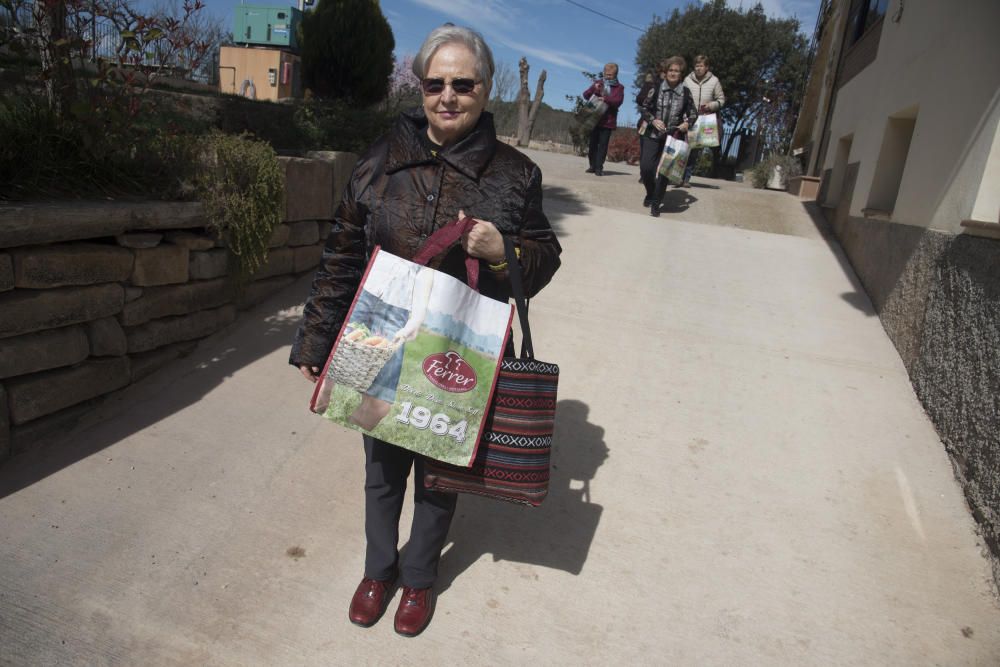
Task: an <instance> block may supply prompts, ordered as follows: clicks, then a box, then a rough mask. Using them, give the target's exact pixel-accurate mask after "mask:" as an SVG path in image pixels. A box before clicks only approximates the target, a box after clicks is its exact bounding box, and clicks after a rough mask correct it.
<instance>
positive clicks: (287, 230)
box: [267, 225, 292, 248]
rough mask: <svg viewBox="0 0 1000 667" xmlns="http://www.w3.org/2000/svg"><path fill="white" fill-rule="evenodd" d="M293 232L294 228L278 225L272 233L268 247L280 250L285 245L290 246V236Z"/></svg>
mask: <svg viewBox="0 0 1000 667" xmlns="http://www.w3.org/2000/svg"><path fill="white" fill-rule="evenodd" d="M291 232H292V228H291V227H289V226H288V225H278V226H277V227H275V228H274V231H272V232H271V240H270V241H268V242H267V247H268V248H280V247H281V246H283V245H288V236H289V235H290V234H291Z"/></svg>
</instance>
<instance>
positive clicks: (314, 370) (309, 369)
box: [299, 364, 319, 382]
mask: <svg viewBox="0 0 1000 667" xmlns="http://www.w3.org/2000/svg"><path fill="white" fill-rule="evenodd" d="M299 372H300V373H302V377H304V378H305V379H307V380H309V381H310V382H316V381H317V380H318V379H319V367H318V366H310V365H308V364H302V365H301V366H299Z"/></svg>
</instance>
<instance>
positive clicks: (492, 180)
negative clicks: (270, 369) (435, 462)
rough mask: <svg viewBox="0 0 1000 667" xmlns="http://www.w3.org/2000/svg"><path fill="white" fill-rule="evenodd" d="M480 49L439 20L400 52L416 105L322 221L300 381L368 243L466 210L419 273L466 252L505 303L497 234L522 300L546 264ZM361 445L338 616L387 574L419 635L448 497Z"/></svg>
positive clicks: (309, 371)
mask: <svg viewBox="0 0 1000 667" xmlns="http://www.w3.org/2000/svg"><path fill="white" fill-rule="evenodd" d="M493 70H494V66H493V55H492V53H491V52H490V48H489V46H487V44H486V43H485V41H483V38H482V36H481V35H479V34H478V33H476V32H474V31H472V30H469V29H467V28H461V27H457V26H453V25H446V26H442V27H440V28H437V29H435V30H434V31H432V32H431V34H430V35H429V36H428V37H427V40H426V41H425V42H424V44H423V45H422V46H421V48H420V51H419V52H418V53H417V56H416V57H415V58H414V61H413V72H414V74H416V76H417V77H418V78H419V79H420V81H421V89H422V91H423V107H422V108H419V109H414V110H413V111H410V112H406V113H403V114H401V115H400V117H399V118H398V119H397V121H396V123H395V125H394V127H393V128H392V130H390V131H389V132H388V133H387V134H386V135H385V136H383V137H381V138H380V139H378V140H377V141H376V142H375V144H374V145H372V147H371V148H369V149H368V151H367V152H366V153H365V154H364V155H362V156H361V158H360V159H359V160H358V163H357V165H355V168H354V173H353V174H352V176H351V180H350V183H349V184H348V186H347V189H346V191H345V193H344V198H343V201H342V202H341V204H340V206H339V208H338V209H337V213H336V215H335V217H334V225H333V229H332V231H331V232H330V236H329V238H328V239H327V241H326V247H325V250H324V252H323V258H322V262H321V265H320V268H319V270H318V271H317V272H316V276H315V278H314V280H313V285H312V290H311V292H310V295H309V299H308V301H307V302H306V305H305V311H304V314H303V321H302V325H301V326H300V328H299V330H298V332H297V334H296V337H295V343H294V345H293V346H292V352H291V356H290V359H289V362H290V363H291V364H292V365H294V366H296V367H298V368H299V369H300V371H301V372H302V374H303V375H304V376H305V377H306V378H307V379H309V380H310V381H312V382H316V380H317V375H318V374H319V373H320V370H321V369H322V368H323V365H324V363H325V361H326V359H327V357H328V356H329V353H330V350H331V348H332V347H333V344H334V342H335V340H336V337H337V334H338V332H339V331H340V328H341V326H342V324H343V322H344V318H345V317H346V315H347V312H348V310H349V308H350V306H351V302H352V300H353V298H354V294H355V292H356V291H357V288H358V285H359V283H360V281H361V277H362V275H363V273H364V269H365V266H366V264H367V261H368V259H369V257H370V256H371V254H372V252H373V251H374V249H375V246H376V245H379V246H381V247H382V249H383V250H385V251H387V252H390V253H392V254H394V255H397V256H399V257H403V258H406V259H410V258H412V257H413V256H414V255H415V254H416V252H417V250H418V249H419V248H420V246H421V245H422V244H423V243H424V241H425V240H426V239H427V237H428V236H430V235H431V234H432V233H434V231H436V230H437V229H439V228H441V227H442V226H444V225H445V224H446V223H448V222H450V221H452V220H454V219H456V218H458V217H459V216H461V215H467V216H470V217H473V218H475V219H476V221H477V224H476V225H475V226H474V227H473V228H472V229H471V230H470V231H469V232H468V233H467V234H466V236H465V237H464V238H463V240H462V247H461V248H459V247H456V248H454V249H452V250H451V251H449V252H446V253H443V254H442V255H440V256H438V257H435V258H434V259H433V260H431V262H430V263H429V266H431V267H432V268H437V269H439V270H441V271H445V272H447V273H449V274H451V275H453V276H455V277H457V278H459V279H460V280H463V281H464V280H465V279H466V275H465V265H464V258H465V254H466V253H468V254H469V255H471V256H472V257H476V258H479V261H480V264H481V267H480V268H481V270H480V281H479V290H480V292H481V293H482V294H485V295H486V296H490V297H493V298H496V299H500V300H503V301H506V300H507V299H508V298H509V296H510V285H509V282H508V274H507V270H506V262H505V261H504V246H503V237H504V236H507V237H510V238H511V239H512V240H513V241H514V244H515V246H516V248H517V252H518V254H519V257H520V263H521V266H522V271H523V275H524V282H525V285H524V287H525V292H526V294H527V295H528V296H529V297H530V296H532V295H534V294H536V293H538V291H539V290H540V289H542V287H544V286H545V285H546V284H547V283H548V282H549V280H550V279H551V278H552V275H553V274H554V273H555V272H556V269H558V268H559V253H560V252H561V248H560V246H559V242H558V241H557V240H556V237H555V234H554V233H553V231H552V228H551V226H550V225H549V221H548V219H547V218H546V217H545V213H544V212H543V211H542V174H541V171H539V169H538V167H537V166H535V164H534V163H533V162H531V160H529V159H528V158H527V157H525V156H524V155H522V154H521V153H519V152H518V151H517V150H515V149H514V148H511V147H510V146H508V145H506V144H503V143H500V142H498V141H497V138H496V131H495V129H494V126H493V118H492V116H491V114H489V113H487V112H485V111H484V109H485V107H486V102H487V100H488V99H489V94H490V87H491V85H492V77H493ZM364 451H365V476H366V481H365V536H366V538H367V548H366V554H365V572H364V577H363V579H362V581H361V583H360V584H359V585H358V588H357V590H356V592H355V594H354V597H353V598H352V600H351V606H350V611H349V618H350V620H351V622H352V623H355V624H357V625H361V626H364V627H367V626H370V625H372V624H374V623H375V622H376V621H378V619H379V618H380V617H381V616H382V614H383V613H384V611H385V609H386V607H387V606H388V603H389V600H390V599H391V597H392V594H393V591H394V590H395V584H396V582H397V578H398V583H399V584H400V585H401V587H402V596H401V599H400V603H399V608H398V610H397V612H396V616H395V629H396V632H398V633H399V634H402V635H405V636H414V635H417V634H419V633H420V632H421V631H423V629H424V628H425V627H426V626H427V624H428V623H429V622H430V619H431V615H432V614H433V610H434V591H433V588H432V586H433V584H434V579H435V577H436V576H437V566H438V560H439V559H440V555H441V549H442V547H443V546H444V542H445V539H446V537H447V534H448V527H449V525H450V524H451V519H452V516H453V515H454V512H455V504H456V496H455V495H454V494H448V493H440V492H436V491H429V490H427V489H425V488H424V487H423V484H422V480H423V459H422V458H421V457H420V456H419V455H418V454H415V453H413V452H410V451H408V450H405V449H402V448H399V447H396V446H394V445H391V444H389V443H386V442H383V441H381V440H376V439H374V438H372V437H370V436H367V435H366V436H364ZM411 466H412V467H413V468H414V469H415V479H416V480H417V483H416V484H415V485H414V486H415V488H414V490H413V496H414V512H413V524H412V526H411V529H410V541H409V544H408V547H407V550H406V554H405V557H404V558H403V559H402V560H401V559H400V556H399V552H398V539H399V516H400V512H401V510H402V505H403V499H404V494H405V491H406V480H407V477H408V476H409V473H410V468H411Z"/></svg>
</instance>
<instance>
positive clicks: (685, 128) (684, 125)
mask: <svg viewBox="0 0 1000 667" xmlns="http://www.w3.org/2000/svg"><path fill="white" fill-rule="evenodd" d="M677 131H678V132H687V131H688V123H687V121H684V122H683V123H681V124H680V125H678V126H677Z"/></svg>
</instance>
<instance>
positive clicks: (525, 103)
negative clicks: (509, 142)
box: [517, 56, 545, 146]
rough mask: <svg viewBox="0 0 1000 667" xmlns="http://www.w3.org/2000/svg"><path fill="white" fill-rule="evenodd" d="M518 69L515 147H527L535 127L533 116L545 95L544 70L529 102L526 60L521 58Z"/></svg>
mask: <svg viewBox="0 0 1000 667" xmlns="http://www.w3.org/2000/svg"><path fill="white" fill-rule="evenodd" d="M518 68H519V69H520V70H521V91H520V92H519V93H518V95H517V145H518V146H527V145H528V142H529V141H531V129H532V128H533V127H534V126H535V116H536V115H537V114H538V107H540V106H541V104H542V96H543V95H544V93H545V70H542V73H541V74H539V75H538V86H537V87H536V88H535V99H534V100H531V99H530V98H529V94H528V59H527V58H525V57H524V56H521V62H520V63H518ZM529 105H530V109H529Z"/></svg>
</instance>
